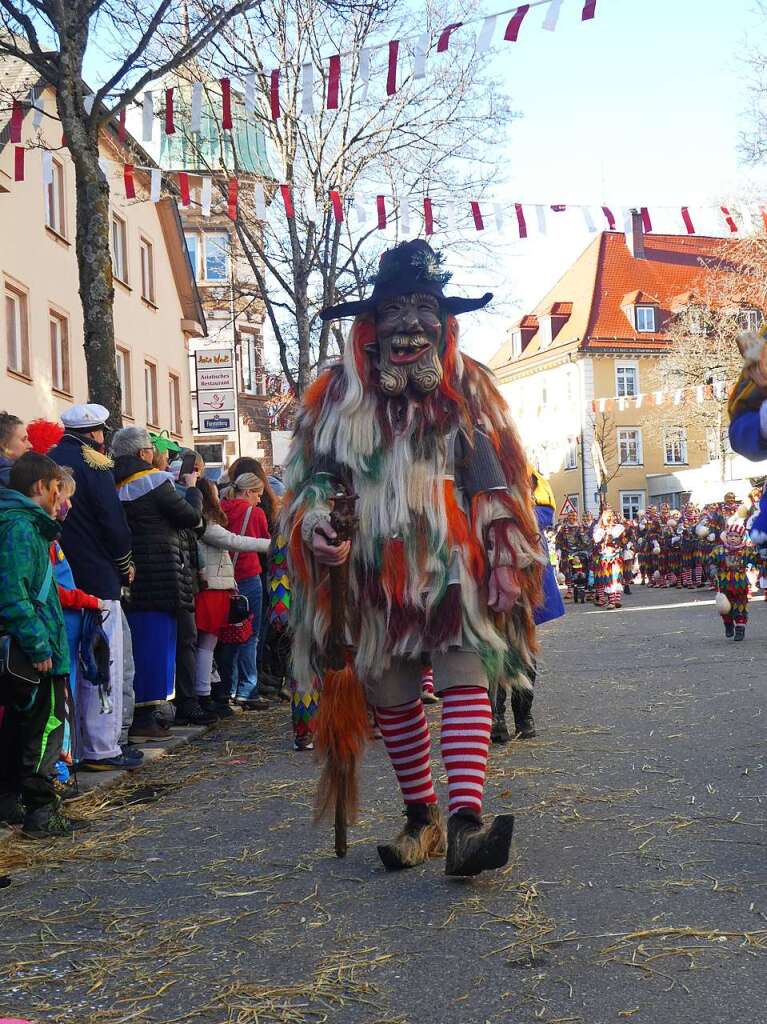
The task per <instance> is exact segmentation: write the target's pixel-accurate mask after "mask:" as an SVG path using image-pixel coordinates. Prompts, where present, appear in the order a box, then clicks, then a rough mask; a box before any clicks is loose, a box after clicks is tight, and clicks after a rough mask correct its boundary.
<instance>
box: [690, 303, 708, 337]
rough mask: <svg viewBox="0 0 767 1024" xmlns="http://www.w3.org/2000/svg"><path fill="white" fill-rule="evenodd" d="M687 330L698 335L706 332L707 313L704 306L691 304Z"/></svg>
mask: <svg viewBox="0 0 767 1024" xmlns="http://www.w3.org/2000/svg"><path fill="white" fill-rule="evenodd" d="M687 330H688V331H689V332H690V334H696V335H701V334H705V333H706V314H705V311H704V309H703V307H702V306H690V307H689V309H688V310H687Z"/></svg>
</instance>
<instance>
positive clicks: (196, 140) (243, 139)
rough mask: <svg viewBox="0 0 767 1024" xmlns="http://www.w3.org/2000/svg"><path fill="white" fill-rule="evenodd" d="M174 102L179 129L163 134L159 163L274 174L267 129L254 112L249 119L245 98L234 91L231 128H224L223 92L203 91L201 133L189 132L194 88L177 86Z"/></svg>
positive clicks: (165, 167)
mask: <svg viewBox="0 0 767 1024" xmlns="http://www.w3.org/2000/svg"><path fill="white" fill-rule="evenodd" d="M174 101H175V102H174V122H175V126H176V131H175V133H174V134H173V135H166V134H165V132H163V133H162V136H161V143H160V160H159V163H160V166H161V167H162V168H163V170H166V171H190V172H192V173H199V174H204V173H206V172H209V171H211V170H212V171H215V170H218V169H220V168H221V167H225V168H226V169H227V170H228V171H230V172H237V173H250V174H257V175H259V176H260V177H264V178H272V177H273V174H272V171H271V169H270V167H269V160H268V157H267V153H266V139H265V137H264V132H263V130H262V128H261V126H260V124H258V122H257V121H256V118H255V116H254V115H251V116H250V117H249V118H246V116H245V106H244V103H243V99H242V97H241V96H240V95H238V94H237V93H235V92H234V90H232V120H233V122H234V128H233V129H232V130H231V131H222V130H221V95H220V93H219V92H218V91H217V90H216V91H214V90H213V88H212V87H211V86H207V87H206V89H205V90H204V93H203V98H202V111H201V115H200V131H199V132H194V133H192V132H191V131H190V125H191V119H192V111H191V107H192V90H191V88H190V87H189V86H183V87H180V88H179V87H176V89H175V91H174Z"/></svg>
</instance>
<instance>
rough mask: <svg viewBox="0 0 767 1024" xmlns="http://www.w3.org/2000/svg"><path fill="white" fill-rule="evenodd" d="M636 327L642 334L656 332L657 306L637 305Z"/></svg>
mask: <svg viewBox="0 0 767 1024" xmlns="http://www.w3.org/2000/svg"><path fill="white" fill-rule="evenodd" d="M636 329H637V330H638V331H639V332H640V333H641V334H654V333H655V307H654V306H637V307H636Z"/></svg>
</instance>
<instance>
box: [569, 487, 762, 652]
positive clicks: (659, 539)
mask: <svg viewBox="0 0 767 1024" xmlns="http://www.w3.org/2000/svg"><path fill="white" fill-rule="evenodd" d="M761 494H762V489H761V488H755V489H754V490H752V491H751V493H750V494H749V497H748V498H747V499H746V500H745V501H742V502H741V501H739V500H738V498H737V497H736V495H735V494H734V493H733V492H732V491H730V492H728V493H727V494H725V496H724V500H723V501H721V502H715V503H712V504H709V505H705V506H704V507H702V508H698V507H697V506H696V505H694V504H688V505H686V506H685V507H684V508H682V509H681V510H680V509H674V508H671V507H670V506H669V505H668V504H663V505H661V506H660V508H656V507H655V506H650V507H649V508H647V509H646V510H644V511H643V512H642V513H641V514H640V515H639V517H638V518H636V519H625V518H621V517H620V516H617V515H616V514H615V512H614V511H613V510H612V509H610V508H607V509H605V510H604V511H603V512H602V513H601V515H600V516H599V517H598V518H597V517H595V516H594V515H592V514H591V513H590V512H586V513H585V514H584V515H583V516H581V517H579V516H578V513H577V512H576V511H574V510H572V511H569V512H568V513H567V514H566V515H565V516H564V517H563V518H562V520H561V521H560V524H559V526H558V528H557V530H556V533H555V536H554V544H553V548H554V552H555V557H556V561H557V566H558V572H559V582H560V585H561V586H563V587H564V590H565V593H564V597H565V600H572V601H573V603H575V604H578V603H581V604H585V603H586V601H593V602H594V604H595V605H596V606H597V607H598V608H604V609H606V610H609V609H615V608H620V607H621V605H622V603H623V599H624V596H626V595H629V594H631V588H632V587H634V586H636V585H640V586H646V587H649V588H655V589H672V588H674V589H677V590H706V589H709V590H714V591H716V608H717V611H718V613H719V615H720V616H721V619H722V622H723V623H724V632H725V636H726V637H727V638H729V639H733V640H744V639H745V635H746V623H747V621H748V600H749V594H750V593H751V592H752V591H757V590H758V589H759V588H760V587H761V588H762V589H767V549H765V548H762V547H758V546H756V545H755V544H754V543H753V541H752V539H751V537H750V536H749V529H750V527H751V525H752V522H753V520H754V518H755V517H756V516H757V515H758V513H759V500H760V497H761Z"/></svg>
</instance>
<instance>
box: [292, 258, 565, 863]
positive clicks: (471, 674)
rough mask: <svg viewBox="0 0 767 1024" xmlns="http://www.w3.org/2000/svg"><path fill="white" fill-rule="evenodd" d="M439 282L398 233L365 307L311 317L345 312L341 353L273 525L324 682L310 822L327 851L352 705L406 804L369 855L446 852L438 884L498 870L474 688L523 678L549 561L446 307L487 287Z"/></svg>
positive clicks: (475, 302) (500, 416)
mask: <svg viewBox="0 0 767 1024" xmlns="http://www.w3.org/2000/svg"><path fill="white" fill-rule="evenodd" d="M449 278H450V275H449V274H448V273H447V272H446V271H445V268H444V266H443V257H442V254H440V253H437V252H435V251H434V250H433V249H432V248H431V247H430V246H429V245H428V244H427V243H426V242H425V241H423V240H420V239H418V240H415V241H410V242H403V243H401V244H400V245H398V246H396V247H395V248H393V249H390V250H388V251H387V252H385V253H384V254H383V256H382V257H381V260H380V265H379V269H378V273H377V275H376V277H375V280H374V286H373V292H372V295H371V296H370V297H368V298H366V299H363V300H360V301H357V302H347V303H343V304H341V305H339V306H332V307H330V308H328V309H325V310H323V311H322V313H321V314H320V315H321V317H322V319H323V320H326V321H327V320H334V319H338V318H343V317H354V318H355V320H354V324H353V326H352V328H351V332H350V336H349V338H348V341H347V344H346V347H345V351H344V356H343V360H342V361H340V362H338V363H336V364H334V365H331V366H329V367H328V368H327V369H326V370H325V371H324V372H323V373H322V374H321V375H320V376H319V377H318V379H317V380H316V381H315V382H314V384H313V385H312V386H311V387H310V388H309V389H308V390H307V391H306V393H305V394H304V396H303V400H302V405H301V408H300V410H299V412H298V417H297V422H296V431H295V435H294V440H293V444H292V447H291V450H290V454H289V458H288V460H287V465H286V467H285V483H286V485H287V492H286V494H285V498H284V524H283V525H284V532H285V533H286V534H287V536H288V537H289V538H290V541H289V562H290V566H289V568H290V578H291V582H292V586H293V606H292V608H291V627H292V630H293V636H294V641H293V666H294V673H295V676H296V679H297V681H298V685H299V686H300V687H302V688H303V689H304V690H305V691H307V692H308V691H309V690H310V688H311V687H312V685H313V682H314V679H315V673H317V672H318V671H319V673H320V674H322V673H324V682H323V689H322V697H321V700H320V705H319V712H318V714H317V717H316V719H315V723H314V724H315V728H314V736H315V746H316V747H317V749H318V750H319V752H320V754H321V756H323V757H324V758H325V766H324V770H323V776H322V779H321V782H320V792H319V795H318V799H319V806H318V813H319V814H320V815H322V814H323V813H324V812H327V811H331V809H332V808H333V806H335V808H336V829H337V831H336V836H337V842H336V852H337V853H338V854H339V856H341V855H343V844H341V852H339V842H338V835H339V826H338V821H339V808H340V807H341V808H343V807H346V806H347V805H348V806H350V807H351V808H352V812H353V808H354V788H355V787H354V780H355V771H356V766H357V763H358V760H359V757H360V754H361V748H362V746H363V745H364V740H365V737H366V735H367V731H368V721H367V714H366V704H365V700H366V698H367V699H368V700H369V701H370V703H371V704H372V705H373V707H374V708H375V715H376V719H377V722H378V724H379V726H380V729H381V732H382V734H383V740H384V744H385V746H386V750H387V753H388V754H389V757H390V760H391V762H392V766H393V768H394V771H395V774H396V776H397V780H398V782H399V785H400V789H401V792H402V798H403V801H404V804H405V816H406V823H405V825H404V828H403V829H402V830H401V832H400V833H399V835H398V836H397V837H396V838H395V839H394V840H393V841H392V842H389V843H382V844H381V845H380V846H379V847H378V853H379V856H380V858H381V860H382V862H383V864H384V865H385V867H386V868H387V869H389V870H393V871H394V870H399V869H402V868H408V867H412V866H414V865H416V864H420V863H423V862H425V861H426V860H427V859H428V858H430V857H442V856H446V863H445V871H446V873H447V874H448V875H460V876H466V875H476V874H479V873H480V872H481V871H485V870H488V869H492V868H500V867H503V865H505V864H506V863H507V861H508V856H509V848H510V844H511V837H512V830H513V823H514V818H513V815H511V814H501V815H499V816H498V817H497V818H495V820H494V821H492V822H491V823H490V824H489V825H487V824H483V822H482V817H481V814H482V798H483V791H484V785H485V776H486V767H487V756H488V749H489V744H490V730H491V724H492V708H491V705H490V700H489V698H488V687H489V686H490V685H491V684H492V685H497V684H502V685H509V686H513V685H515V684H517V683H519V684H521V685H525V683H526V679H527V675H528V674H529V673H530V671H531V670H532V667H533V664H534V655H535V652H536V639H535V621H534V613H535V609H536V608H537V607H538V606H539V605H540V604H541V601H542V592H541V579H542V574H543V568H544V565H545V561H546V559H545V556H544V554H543V552H542V549H541V545H540V541H539V530H538V525H537V523H536V519H535V513H534V511H533V504H532V500H531V493H530V477H529V473H528V469H527V464H526V460H525V455H524V452H523V450H522V446H521V444H520V442H519V438H518V436H517V433H516V430H515V428H514V424H513V422H512V419H511V416H510V414H509V410H508V408H507V405H506V403H505V402H504V400H503V398H502V397H501V395H500V393H499V392H498V389H497V387H496V385H495V382H494V381H493V378H492V375H491V374H490V372H489V371H488V370H487V369H485V368H484V367H483V366H481V365H480V364H479V363H477V362H476V361H475V360H473V359H470V358H469V357H468V356H465V355H463V354H462V353H461V352H460V351H459V348H458V321H457V316H458V315H459V314H462V313H466V312H470V311H471V310H478V309H481V308H483V307H484V306H486V305H487V304H488V302H489V301H490V299H491V298H492V295H490V294H489V293H487V294H485V295H484V296H483V297H482V298H478V299H468V298H461V297H457V296H447V295H445V292H444V288H445V285H446V284H447V282H448V280H449ZM351 496H355V497H356V519H357V527H356V529H355V530H353V531H352V536H351V539H348V540H344V541H343V542H339V538H338V535H337V533H336V530H335V528H334V525H333V524H334V522H335V523H338V522H339V519H338V518H337V517H338V515H339V513H338V511H337V506H339V507H340V505H344V504H345V505H347V506H348V505H349V503H350V502H352V503H353V501H354V498H353V497H351ZM339 497H340V498H343V497H346V498H347V499H348V500H347V501H345V502H339ZM334 510H335V511H334ZM333 515H335V516H336V518H335V519H334V518H333ZM342 566H346V567H347V568H348V586H347V588H346V592H345V593H344V594H343V604H344V605H345V608H346V615H345V619H346V621H345V631H344V635H343V637H340V638H339V636H338V632H339V628H338V623H337V620H338V601H334V599H333V594H336V595H337V594H338V583H337V581H338V578H339V576H338V570H339V569H340V567H342ZM339 641H340V642H342V643H343V645H344V648H345V651H346V666H345V668H343V669H340V670H337V665H336V664H335V663H334V664H331V663H330V658H329V652H331V651H335V650H336V648H337V646H338V643H339ZM426 651H430V652H431V654H432V663H433V667H434V678H435V685H436V686H437V688H438V691H439V693H440V696H441V697H442V706H441V711H442V728H441V746H442V757H443V761H444V764H445V768H446V772H447V778H448V812H449V820H448V824H447V830H445V826H444V823H443V818H442V815H441V813H440V810H439V806H438V803H437V794H436V792H435V789H434V783H433V779H432V774H431V765H430V756H429V753H430V737H429V730H428V725H427V721H426V716H425V712H424V705H423V701H422V696H421V671H422V666H421V655H422V654H423V653H424V652H426ZM445 832H447V836H446V835H445Z"/></svg>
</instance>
